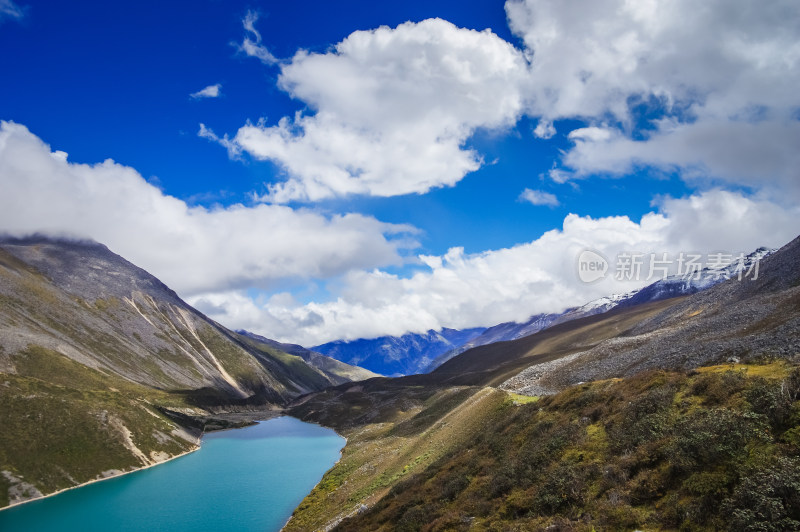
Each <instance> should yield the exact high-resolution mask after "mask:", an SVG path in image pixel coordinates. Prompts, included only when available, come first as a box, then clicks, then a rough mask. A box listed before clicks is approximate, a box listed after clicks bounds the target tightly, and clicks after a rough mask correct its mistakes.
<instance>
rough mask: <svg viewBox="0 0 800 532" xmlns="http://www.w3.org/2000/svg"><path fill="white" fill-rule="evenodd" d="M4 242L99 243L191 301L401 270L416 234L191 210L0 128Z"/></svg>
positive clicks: (120, 173) (263, 209) (326, 219)
mask: <svg viewBox="0 0 800 532" xmlns="http://www.w3.org/2000/svg"><path fill="white" fill-rule="evenodd" d="M0 190H2V194H0V232H5V233H10V234H14V235H23V234H29V233H32V232H37V231H39V232H45V233H51V234H61V235H69V236H79V237H89V238H93V239H95V240H97V241H99V242H102V243H104V244H106V245H108V246H109V247H110V248H111V249H112V250H113V251H115V252H117V253H119V254H120V255H122V256H123V257H125V258H126V259H128V260H130V261H132V262H133V263H135V264H137V265H138V266H141V267H143V268H145V269H146V270H148V271H149V272H151V273H152V274H154V275H156V276H157V277H159V278H160V279H161V280H163V281H164V282H165V283H167V284H168V285H169V286H170V287H172V288H174V289H176V290H177V291H178V292H179V293H180V294H181V295H182V296H189V295H192V294H196V293H204V292H214V291H224V290H227V289H233V288H247V287H252V286H262V287H265V288H274V287H276V286H281V283H282V282H284V281H287V280H293V279H294V280H303V279H305V280H308V279H312V278H313V279H325V278H328V277H335V276H338V275H341V274H343V273H345V272H348V271H350V270H355V269H357V270H361V269H364V268H373V267H380V266H387V265H391V264H401V263H402V260H403V259H402V258H401V256H400V248H402V247H404V246H408V245H413V243H412V242H409V235H408V232H409V231H413V230H412V228H409V227H406V226H402V225H390V224H385V223H382V222H380V221H378V220H376V219H374V218H371V217H368V216H363V215H360V214H343V215H335V216H326V215H322V214H319V213H316V212H314V211H312V210H308V209H300V210H294V209H291V208H289V207H285V206H280V205H264V204H259V205H256V206H253V207H248V206H244V205H232V206H229V207H225V208H222V207H218V208H211V209H209V208H205V207H190V206H188V205H187V204H186V203H185V202H183V201H181V200H179V199H177V198H174V197H171V196H168V195H165V194H164V193H162V192H161V191H160V190H159V189H157V188H156V187H154V186H152V185H151V184H149V183H147V181H145V179H144V178H142V176H141V175H140V174H139V173H138V172H137V171H136V170H134V169H133V168H130V167H126V166H122V165H120V164H117V163H115V162H114V161H112V160H110V159H109V160H106V161H104V162H102V163H98V164H93V165H89V164H76V163H70V162H69V161H68V159H67V154H66V153H64V152H61V151H51V149H50V147H49V146H47V145H46V144H45V143H44V142H42V141H41V140H40V139H39V138H38V137H36V136H35V135H33V134H32V133H30V132H29V131H28V130H27V128H25V127H24V126H22V125H19V124H15V123H12V122H0Z"/></svg>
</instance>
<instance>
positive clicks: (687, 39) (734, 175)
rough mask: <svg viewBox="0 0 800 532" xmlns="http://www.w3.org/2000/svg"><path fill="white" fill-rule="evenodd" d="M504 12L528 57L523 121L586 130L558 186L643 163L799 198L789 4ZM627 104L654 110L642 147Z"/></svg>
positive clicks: (578, 135)
mask: <svg viewBox="0 0 800 532" xmlns="http://www.w3.org/2000/svg"><path fill="white" fill-rule="evenodd" d="M506 11H507V14H508V19H509V25H510V27H511V29H512V30H513V31H514V32H515V33H516V34H517V35H519V36H521V37H522V39H523V41H524V43H525V46H526V49H527V52H528V53H529V54H530V55H531V56H532V61H531V82H530V84H529V85H527V89H528V90H529V91H530V92H529V93H528V95H529V97H530V100H531V101H532V104H531V108H530V109H529V111H528V112H529V113H531V114H533V115H534V116H540V117H542V120H543V121H544V123H547V122H548V121H552V120H557V119H563V118H579V119H582V120H585V121H588V122H590V123H591V122H594V123H595V125H593V126H591V127H586V128H581V129H579V130H577V131H573V132H572V133H571V134H570V135H569V137H570V138H571V139H572V140H574V141H575V143H576V145H575V147H574V149H572V150H570V151H569V152H568V153H567V156H566V157H565V159H564V165H565V168H566V169H567V170H568V171H562V172H561V173H557V174H555V177H557V178H558V180H560V181H563V180H565V179H567V178H570V177H586V176H590V175H593V174H597V173H611V174H618V175H622V174H626V173H629V172H631V171H632V170H633V169H635V168H636V167H637V166H649V165H652V166H657V167H660V168H668V169H671V170H677V171H679V172H681V174H682V175H684V176H685V177H687V178H689V179H693V178H697V177H704V178H709V179H717V180H723V181H727V182H729V183H733V184H736V185H746V186H754V187H756V188H760V187H768V188H769V187H773V188H777V189H778V190H784V191H789V192H790V193H791V195H792V197H794V199H795V200H796V199H797V198H800V174H798V170H797V168H798V165H797V149H796V147H797V146H798V145H800V126H799V125H798V116H797V110H798V109H799V108H800V96H798V95H799V94H800V93H799V92H798V91H797V90H796V87H797V86H800V4H798V3H797V2H795V1H793V0H775V1H771V2H767V3H753V2H750V1H749V0H710V1H707V2H702V3H697V2H693V1H691V0H648V1H641V2H639V1H636V2H634V1H630V0H592V1H586V2H563V1H559V0H509V1H508V2H507V3H506ZM637 106H640V107H642V106H643V107H644V108H649V110H650V111H653V110H655V113H654V115H653V116H655V118H654V119H653V120H651V123H650V131H649V132H647V133H646V134H645V135H643V137H644V138H642V136H640V137H634V135H633V134H634V133H636V132H637V128H638V126H637V124H636V123H635V120H636V113H637V112H638V111H637V110H636V108H637ZM609 117H612V118H613V122H614V124H615V125H613V126H608V125H602V123H603V122H608V120H609ZM778 195H780V193H778Z"/></svg>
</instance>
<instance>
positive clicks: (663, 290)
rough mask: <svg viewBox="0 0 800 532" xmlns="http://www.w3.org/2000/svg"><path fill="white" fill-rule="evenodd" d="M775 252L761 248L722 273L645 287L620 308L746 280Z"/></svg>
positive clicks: (703, 272) (705, 272)
mask: <svg viewBox="0 0 800 532" xmlns="http://www.w3.org/2000/svg"><path fill="white" fill-rule="evenodd" d="M774 251H775V250H771V249H768V248H765V247H761V248H758V249H757V250H755V251H754V252H752V253H750V254H749V255H747V256H746V257H745V258H744V260H743V261H742V262H741V263H739V262H733V263H731V264H729V265H728V266H725V267H722V268H718V269H712V268H704V269H703V270H701V271H700V272H699V273H698V274H697V275H694V276H688V277H687V276H681V275H672V276H669V277H667V278H665V279H661V280H658V281H656V282H654V283H653V284H651V285H648V286H645V287H644V288H642V289H641V290H637V291H635V292H632V293H630V294H629V295H628V296H627V297H625V298H623V299H622V300H621V301H620V302H619V303H618V305H617V306H620V307H632V306H635V305H641V304H642V303H647V302H649V301H661V300H662V299H668V298H671V297H678V296H686V295H690V294H696V293H697V292H700V291H701V290H706V289H708V288H711V287H712V286H714V285H716V284H719V283H721V282H723V281H727V280H728V279H731V278H733V277H738V276H739V275H740V274H741V276H742V277H744V276H745V275H746V274H747V273H748V272H750V271H751V268H754V267H755V264H756V262H758V263H759V264H760V262H761V261H762V260H764V259H765V258H766V257H768V256H769V255H770V254H772V253H773V252H774ZM754 273H755V271H754V270H753V272H752V273H751V277H752V275H754ZM612 308H613V307H612Z"/></svg>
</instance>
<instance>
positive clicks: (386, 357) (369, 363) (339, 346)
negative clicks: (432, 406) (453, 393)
mask: <svg viewBox="0 0 800 532" xmlns="http://www.w3.org/2000/svg"><path fill="white" fill-rule="evenodd" d="M484 330H485V329H483V328H475V329H465V330H456V329H448V328H444V329H442V330H441V331H434V330H430V331H428V332H427V333H424V334H417V333H408V334H404V335H403V336H399V337H398V336H382V337H380V338H373V339H359V340H351V341H344V340H339V341H336V342H329V343H327V344H322V345H318V346H316V347H312V348H311V349H312V350H313V351H316V352H319V353H322V354H323V355H327V356H329V357H332V358H335V359H336V360H340V361H342V362H346V363H348V364H352V365H356V366H360V367H362V368H366V369H368V370H370V371H374V372H375V373H379V374H381V375H387V376H399V375H411V374H415V373H421V372H422V371H424V370H425V368H427V367H428V365H430V363H431V362H432V361H433V360H434V359H435V358H436V357H437V356H439V355H441V354H442V353H445V352H447V351H451V350H453V349H455V348H457V347H460V346H461V345H463V344H465V343H466V342H469V341H470V340H472V339H473V338H475V337H476V336H478V335H479V334H481V333H482V332H483V331H484Z"/></svg>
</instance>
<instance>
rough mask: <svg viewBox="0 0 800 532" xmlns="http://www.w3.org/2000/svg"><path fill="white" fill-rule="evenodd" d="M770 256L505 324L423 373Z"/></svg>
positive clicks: (700, 286) (715, 279) (716, 278)
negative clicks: (498, 344)
mask: <svg viewBox="0 0 800 532" xmlns="http://www.w3.org/2000/svg"><path fill="white" fill-rule="evenodd" d="M773 252H774V250H770V249H768V248H765V247H761V248H758V249H757V250H756V251H754V252H752V253H750V254H749V255H747V256H746V257H745V258H744V260H743V261H742V262H741V263H739V262H733V263H731V264H729V265H727V266H725V267H722V268H719V269H711V268H705V269H703V270H701V271H700V272H698V273H697V274H696V275H693V276H690V277H686V276H681V275H672V276H669V277H666V278H664V279H660V280H658V281H656V282H654V283H652V284H650V285H648V286H645V287H644V288H642V289H639V290H633V291H631V292H626V293H623V294H613V295H610V296H604V297H601V298H599V299H595V300H593V301H590V302H589V303H586V304H585V305H583V306H580V307H575V308H571V309H567V310H565V311H564V312H562V313H560V314H536V315H534V316H531V317H530V318H529V319H528V320H527V321H525V322H523V323H516V322H506V323H501V324H499V325H495V326H493V327H489V328H488V329H486V331H484V333H483V334H481V335H479V336H477V337H475V338H474V339H472V340H470V341H469V342H467V343H465V344H463V345H461V346H460V347H457V348H455V349H453V350H451V351H448V352H445V353H442V354H441V355H439V356H438V357H436V358H435V359H434V360H433V361H432V362H431V363H430V364H429V365H428V367H426V368H425V371H426V372H429V371H433V370H434V369H436V368H438V367H439V366H441V365H442V364H444V363H445V362H447V361H448V360H450V359H451V358H453V357H454V356H456V355H459V354H461V353H463V352H465V351H467V350H469V349H472V348H473V347H478V346H481V345H488V344H492V343H495V342H507V341H510V340H517V339H519V338H524V337H526V336H530V335H531V334H534V333H537V332H539V331H541V330H544V329H546V328H548V327H552V326H554V325H558V324H560V323H566V322H568V321H571V320H575V319H578V318H583V317H586V316H594V315H595V314H602V313H603V312H608V311H609V310H612V309H614V308H617V307H620V308H625V307H633V306H636V305H642V304H644V303H649V302H652V301H662V300H664V299H669V298H673V297H678V296H686V295H690V294H695V293H697V292H700V291H701V290H706V289H708V288H711V287H712V286H714V285H716V284H718V283H721V282H723V281H726V280H728V279H730V278H732V277H738V276H739V275H740V274H741V275H742V276H744V275H745V274H747V273H748V272H750V271H751V268H752V267H753V266H755V263H756V262H760V261H761V260H763V259H764V258H765V257H767V256H769V255H770V254H771V253H773ZM751 275H752V273H751Z"/></svg>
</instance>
